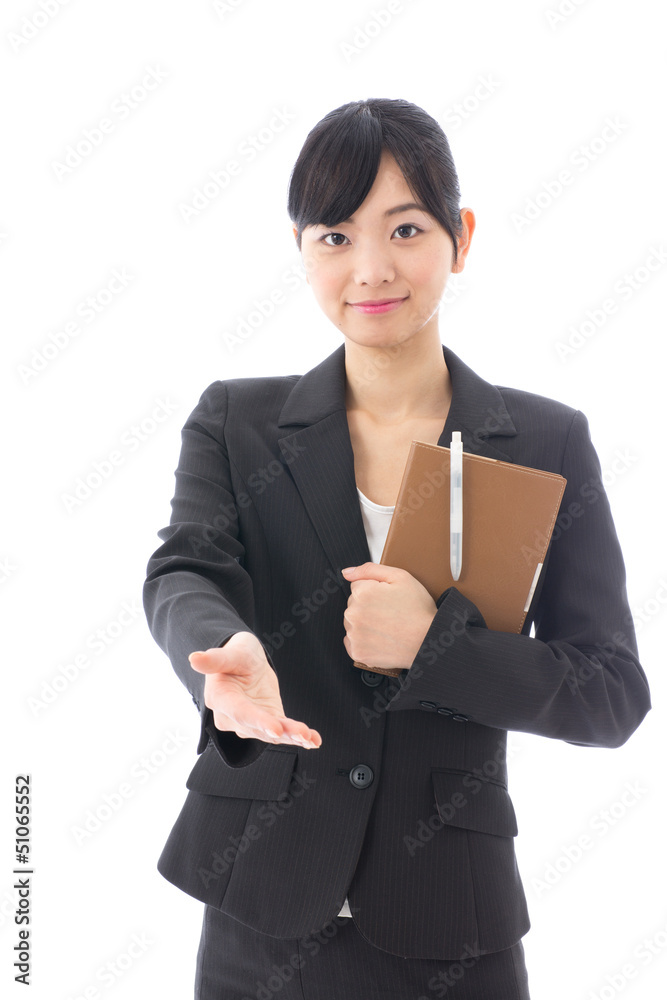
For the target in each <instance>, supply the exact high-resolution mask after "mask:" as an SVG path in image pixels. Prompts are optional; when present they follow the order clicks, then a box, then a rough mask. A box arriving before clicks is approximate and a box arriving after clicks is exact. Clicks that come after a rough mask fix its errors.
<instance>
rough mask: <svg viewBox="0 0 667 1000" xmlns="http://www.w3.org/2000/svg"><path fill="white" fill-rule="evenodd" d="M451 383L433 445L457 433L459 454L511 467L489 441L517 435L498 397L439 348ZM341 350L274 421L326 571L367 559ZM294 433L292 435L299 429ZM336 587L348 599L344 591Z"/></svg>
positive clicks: (300, 384) (305, 380) (304, 381)
mask: <svg viewBox="0 0 667 1000" xmlns="http://www.w3.org/2000/svg"><path fill="white" fill-rule="evenodd" d="M442 350H443V355H444V358H445V362H446V364H447V368H448V369H449V373H450V378H451V383H452V401H451V405H450V409H449V413H448V415H447V419H446V421H445V424H444V427H443V430H442V433H441V435H440V437H439V439H438V444H439V445H441V446H444V447H449V443H450V441H451V433H452V431H453V430H460V431H461V438H462V441H463V448H464V450H465V451H469V452H474V453H475V454H478V455H484V456H486V457H488V458H496V459H501V460H502V461H511V459H510V457H509V456H508V455H507V454H506V453H505V452H503V451H502V450H501V449H500V448H498V447H496V446H495V445H493V444H491V443H490V442H489V438H493V437H499V436H501V437H513V436H514V435H516V433H517V430H516V427H515V426H514V423H513V421H512V419H511V417H510V415H509V413H508V412H507V409H506V407H505V403H504V401H503V397H502V395H501V393H500V392H499V390H498V389H497V388H496V387H495V386H493V385H491V384H490V383H489V382H486V381H484V379H482V378H480V376H479V375H477V374H476V373H475V372H474V371H473V370H472V369H471V368H469V367H468V366H467V365H466V364H464V363H463V361H461V359H460V358H458V357H457V355H456V354H454V352H453V351H451V350H449V348H447V347H445V346H444V345H443V348H442ZM345 386H346V372H345V344H341V345H340V346H339V347H338V348H336V350H335V351H334V352H333V353H332V354H330V355H329V357H327V358H325V359H324V361H322V362H320V364H319V365H317V366H316V367H315V368H312V369H311V370H310V371H309V372H306V374H305V375H302V376H301V377H300V378H299V380H298V381H297V382H296V384H295V386H294V388H293V389H292V391H291V392H290V394H289V396H288V397H287V399H286V401H285V404H284V406H283V408H282V410H281V412H280V416H279V418H278V425H279V427H281V428H283V429H285V433H284V434H283V435H282V436H281V437H280V438H279V444H280V448H281V451H282V453H283V456H284V458H285V462H286V467H287V469H288V470H289V472H290V474H291V476H292V478H293V479H294V482H295V484H296V487H297V489H298V490H299V493H300V495H301V499H302V501H303V503H304V505H305V507H306V510H307V511H308V515H309V517H310V519H311V521H312V522H313V525H314V527H315V530H316V532H317V534H318V536H319V538H320V541H321V543H322V545H323V547H324V550H325V552H326V554H327V556H328V558H329V561H330V563H331V566H332V568H333V569H334V570H335V571H336V573H338V570H339V569H340V568H342V567H344V566H357V565H359V564H361V563H363V562H368V561H369V560H370V553H369V550H368V543H367V540H366V532H365V529H364V525H363V520H362V516H361V508H360V505H359V497H358V494H357V488H356V480H355V474H354V453H353V450H352V443H351V440H350V433H349V426H348V422H347V411H346V407H345ZM299 428H300V429H299ZM338 578H339V581H340V582H341V585H342V587H343V589H344V590H345V591H346V592H347V593H348V595H349V593H350V584H349V583H348V581H347V580H345V579H344V578H343V577H342V576H339V577H338Z"/></svg>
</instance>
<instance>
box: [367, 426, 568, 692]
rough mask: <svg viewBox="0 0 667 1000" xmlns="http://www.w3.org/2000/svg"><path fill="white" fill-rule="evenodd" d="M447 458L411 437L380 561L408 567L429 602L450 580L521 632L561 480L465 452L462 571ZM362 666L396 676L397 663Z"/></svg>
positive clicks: (485, 611) (502, 627) (501, 625)
mask: <svg viewBox="0 0 667 1000" xmlns="http://www.w3.org/2000/svg"><path fill="white" fill-rule="evenodd" d="M449 461H450V450H449V448H443V447H442V446H441V445H434V444H427V443H426V442H424V441H413V442H412V443H411V445H410V451H409V453H408V458H407V461H406V464H405V470H404V472H403V478H402V480H401V485H400V487H399V492H398V497H397V500H396V507H395V510H394V512H393V514H392V518H391V522H390V524H389V531H388V532H387V538H386V540H385V544H384V548H383V550H382V556H381V558H380V562H381V563H382V564H384V565H388V566H398V567H399V568H400V569H405V570H407V571H408V573H411V574H412V576H414V577H415V578H416V579H417V580H419V582H420V583H421V584H423V586H424V587H425V588H426V590H428V592H429V594H430V595H431V597H432V598H433V600H434V601H436V600H437V599H438V597H439V596H440V594H442V592H443V591H444V590H446V589H447V588H448V587H456V588H457V589H458V590H459V591H460V592H461V593H462V594H463V595H464V596H465V597H467V598H469V599H470V600H471V601H472V602H473V603H474V604H475V605H476V606H477V607H478V608H479V610H480V611H481V613H482V615H483V616H484V621H485V622H486V624H487V626H488V628H490V629H494V630H496V631H499V632H517V633H518V632H521V629H522V628H523V623H524V621H525V620H526V615H527V613H528V609H529V606H530V601H531V599H532V596H533V593H534V591H535V587H536V585H537V581H538V579H539V571H538V567H539V570H541V568H542V564H543V562H544V557H545V554H546V551H547V548H548V545H549V541H550V539H551V534H552V532H553V528H554V525H555V523H556V517H557V516H558V509H559V507H560V503H561V500H562V497H563V492H564V490H565V485H566V480H565V479H564V478H563V476H560V475H558V474H557V473H554V472H544V471H542V470H541V469H532V468H528V467H527V466H524V465H514V464H513V463H511V462H502V461H499V460H497V459H493V458H485V457H483V456H481V455H473V454H470V453H469V452H465V451H464V452H463V555H462V568H461V575H460V577H459V579H458V580H457V581H454V580H453V579H452V575H451V571H450V566H449ZM354 665H355V666H356V667H359V669H360V670H374V671H375V672H377V673H383V674H387V675H388V676H391V677H397V676H398V675H399V674H400V672H401V671H400V669H385V668H382V669H380V668H376V667H372V666H367V665H366V664H365V663H361V662H359V661H358V660H355V661H354Z"/></svg>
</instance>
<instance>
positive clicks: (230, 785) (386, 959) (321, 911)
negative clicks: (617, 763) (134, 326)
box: [144, 100, 650, 1000]
mask: <svg viewBox="0 0 667 1000" xmlns="http://www.w3.org/2000/svg"><path fill="white" fill-rule="evenodd" d="M459 198H460V195H459V186H458V180H457V176H456V172H455V169H454V164H453V162H452V157H451V154H450V149H449V145H448V142H447V139H446V137H445V135H444V133H443V132H442V130H441V129H440V127H439V125H438V124H437V122H436V121H434V119H433V118H431V117H430V116H429V115H428V114H426V113H425V112H424V111H423V110H422V109H421V108H419V107H416V106H415V105H414V104H410V103H409V102H407V101H402V100H364V101H356V102H352V103H349V104H345V105H343V106H342V107H340V108H337V109H336V110H334V111H332V112H331V113H330V114H328V115H326V116H325V117H324V118H323V119H322V121H320V122H319V123H318V124H317V125H316V126H315V127H314V128H313V130H312V131H311V132H310V134H309V135H308V137H307V139H306V142H305V144H304V146H303V149H302V150H301V153H300V155H299V157H298V160H297V162H296V165H295V167H294V170H293V173H292V177H291V183H290V189H289V204H288V210H289V214H290V218H291V220H292V222H293V231H294V235H295V238H296V241H297V245H298V246H299V248H300V251H301V253H302V255H303V260H304V264H305V267H306V271H307V275H308V281H309V283H310V286H311V288H312V290H313V292H314V294H315V297H316V299H317V301H318V303H319V305H320V306H321V308H322V310H323V311H324V313H325V314H326V316H328V318H329V319H330V320H331V322H332V323H333V324H334V325H335V326H336V327H337V328H338V329H339V330H340V332H341V335H342V341H343V342H342V343H341V345H340V346H339V348H337V349H336V350H335V351H334V352H333V354H331V355H330V356H329V357H328V358H326V359H325V360H324V361H322V362H321V363H320V364H319V365H317V366H316V367H315V368H313V369H312V370H311V371H309V372H307V373H306V374H305V375H303V376H298V375H291V376H276V377H263V378H235V379H226V380H224V381H216V382H213V383H212V384H211V385H210V386H209V387H208V388H207V389H206V390H205V391H204V393H203V394H202V396H201V398H200V400H199V402H198V404H197V406H196V407H195V409H194V410H193V411H192V413H191V415H190V417H189V418H188V420H187V422H186V424H185V426H184V428H183V444H182V450H181V455H180V460H179V464H178V468H177V470H176V491H175V495H174V498H173V500H172V507H173V511H172V517H171V521H170V524H169V526H168V527H165V528H163V529H162V530H161V531H160V532H159V537H160V538H161V539H162V542H163V544H162V545H161V546H160V547H159V548H158V549H157V551H156V552H155V553H154V554H153V556H152V557H151V559H150V561H149V563H148V569H147V579H146V583H145V589H144V603H145V609H146V615H147V618H148V622H149V625H150V628H151V632H152V634H153V636H154V637H155V639H156V641H157V642H158V643H159V645H160V646H161V647H162V649H163V650H164V651H165V652H166V653H167V654H168V656H169V657H170V659H171V662H172V665H173V667H174V669H175V671H176V673H177V674H178V676H179V677H180V679H181V680H182V681H183V683H184V684H185V686H186V687H187V688H188V690H189V691H190V693H191V695H192V697H193V700H194V701H195V704H196V705H197V707H198V709H199V711H200V713H201V738H200V742H199V746H198V753H199V758H198V760H197V763H196V764H195V766H194V768H193V770H192V773H191V774H190V776H189V778H188V782H187V787H188V790H189V791H188V796H187V799H186V802H185V804H184V807H183V809H182V811H181V814H180V816H179V817H178V819H177V821H176V824H175V826H174V828H173V830H172V832H171V835H170V837H169V839H168V841H167V843H166V845H165V848H164V850H163V852H162V855H161V857H160V860H159V863H158V867H159V870H160V871H161V873H162V874H163V875H164V876H165V877H166V878H167V879H169V880H170V881H171V882H173V883H174V884H175V885H177V886H179V887H180V888H181V889H183V890H184V891H185V892H187V893H189V894H191V895H192V896H195V897H196V898H197V899H200V900H202V901H203V902H204V903H205V904H206V907H205V913H204V925H203V932H202V938H201V943H200V947H199V954H198V960H197V974H196V996H197V997H199V998H200V1000H214V998H215V1000H222V998H224V1000H237V998H238V1000H241V998H258V1000H262V998H270V997H274V996H276V997H280V998H281V1000H282V998H285V1000H292V998H294V1000H296V998H299V1000H340V998H343V997H344V998H345V1000H356V998H359V1000H368V998H369V997H379V996H382V997H387V998H389V997H391V998H399V997H400V998H401V1000H405V998H411V1000H412V998H414V1000H418V998H425V997H428V998H431V997H443V996H454V997H456V1000H473V998H474V1000H491V998H493V1000H519V998H521V1000H524V998H526V997H528V985H527V974H526V969H525V964H524V957H523V948H522V943H521V938H522V936H523V935H524V934H525V933H526V931H527V930H528V928H529V920H528V914H527V910H526V901H525V896H524V893H523V889H522V885H521V881H520V878H519V874H518V871H517V866H516V860H515V854H514V840H513V838H514V836H515V835H516V833H517V826H516V818H515V815H514V810H513V807H512V802H511V799H510V797H509V794H508V791H507V768H506V762H505V747H506V735H507V730H508V729H514V730H518V731H521V732H527V733H535V734H539V735H542V736H545V737H548V738H551V739H560V740H565V741H566V742H569V743H574V744H577V745H582V746H597V747H617V746H620V745H621V744H623V743H624V742H625V741H626V740H627V739H628V738H629V736H630V735H631V734H632V733H633V731H634V730H635V729H636V728H637V726H638V725H639V724H640V722H641V721H642V719H643V718H644V716H645V714H646V712H647V711H648V710H649V708H650V700H649V693H648V687H647V683H646V678H645V675H644V673H643V671H642V668H641V666H640V664H639V661H638V657H637V647H636V642H635V635H634V631H633V626H632V616H631V614H630V609H629V607H628V602H627V596H626V590H625V571H624V564H623V559H622V555H621V552H620V549H619V544H618V540H617V536H616V532H615V529H614V525H613V521H612V517H611V513H610V509H609V504H608V501H607V498H606V496H605V491H604V488H603V486H602V482H601V475H600V464H599V461H598V458H597V455H596V452H595V450H594V448H593V446H592V444H591V441H590V436H589V433H588V425H587V421H586V418H585V417H584V415H583V414H582V413H581V411H579V410H574V409H572V408H571V407H569V406H565V405H564V404H562V403H559V402H556V401H554V400H552V399H547V398H545V397H542V396H538V395H534V394H532V393H528V392H525V391H519V390H515V389H508V388H504V387H503V388H499V387H497V386H493V385H491V384H490V383H488V382H486V381H484V380H483V379H481V378H480V377H479V376H478V375H476V374H475V373H474V371H473V370H471V368H469V367H468V366H467V365H466V364H464V363H463V361H461V360H460V359H459V358H458V357H457V356H456V355H455V354H454V353H453V352H452V351H451V350H449V349H448V348H447V347H445V346H443V344H442V343H441V340H440V332H439V328H438V316H439V313H438V310H439V304H440V301H441V299H442V297H443V293H444V290H445V286H446V284H447V280H448V277H449V275H450V273H452V272H454V273H457V272H459V271H461V270H462V269H463V267H464V264H465V260H466V257H467V255H468V252H469V250H470V242H471V238H472V235H473V232H474V228H475V217H474V215H473V213H472V211H471V210H470V209H463V210H460V209H459ZM479 346H480V345H477V347H478V349H479ZM452 430H459V431H461V433H462V438H463V445H464V450H466V451H469V452H474V453H476V454H479V455H486V456H488V457H492V458H499V459H502V460H503V461H509V462H514V463H516V464H519V465H525V466H530V467H533V468H539V469H545V470H548V471H551V472H557V473H560V474H561V475H563V476H564V477H565V478H566V479H567V486H566V490H565V494H564V497H563V501H562V505H561V512H564V513H565V515H566V517H563V518H561V520H560V521H559V522H558V531H556V532H555V533H554V537H553V539H552V542H551V545H550V548H549V552H548V556H547V559H546V561H545V565H544V568H543V571H542V575H541V578H540V583H539V585H538V589H537V591H536V593H535V595H534V597H533V601H532V604H531V607H530V610H529V613H528V616H527V618H526V622H525V626H524V629H523V632H522V634H518V635H517V634H509V633H503V632H497V631H493V630H491V629H489V628H487V626H486V623H485V621H484V618H483V616H482V614H481V613H480V611H479V609H478V608H477V607H476V606H475V605H474V604H473V603H472V602H471V601H470V600H468V599H467V598H466V597H464V595H463V594H462V593H461V592H460V591H459V590H458V589H457V588H456V587H451V588H449V589H448V590H446V591H445V592H444V593H443V594H442V595H440V597H439V599H438V600H437V601H434V600H433V599H432V597H431V596H430V594H429V593H428V592H427V591H426V590H425V588H424V587H423V586H422V585H421V584H420V583H419V581H417V580H416V579H415V578H414V577H413V576H412V575H411V574H409V573H407V572H406V571H404V570H401V569H399V568H397V567H392V566H383V565H380V564H379V560H380V556H381V553H382V548H383V544H384V539H385V537H386V533H387V529H388V526H389V521H390V520H391V514H392V510H393V506H394V504H395V502H396V495H397V493H398V488H399V484H400V480H401V476H402V473H403V469H404V466H405V461H406V458H407V453H408V449H409V446H410V442H411V441H412V440H414V439H417V440H420V441H427V442H432V443H433V444H439V445H445V446H448V445H449V442H450V440H451V432H452ZM532 626H534V634H533V635H531V634H530V633H531V627H532ZM354 660H358V661H361V662H363V663H366V664H373V665H376V666H378V667H382V668H399V669H400V670H401V673H400V675H399V677H398V678H392V677H389V676H386V675H383V674H381V673H376V672H372V671H370V670H367V671H362V670H360V669H358V668H357V667H356V666H355V665H354V662H353V661H354Z"/></svg>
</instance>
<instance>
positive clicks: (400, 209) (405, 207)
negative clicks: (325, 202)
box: [338, 201, 428, 225]
mask: <svg viewBox="0 0 667 1000" xmlns="http://www.w3.org/2000/svg"><path fill="white" fill-rule="evenodd" d="M411 208H416V209H418V210H419V211H420V212H427V213H428V209H427V208H425V207H424V205H418V204H417V202H416V201H408V202H406V203H405V204H404V205H396V206H394V208H388V209H387V211H386V212H385V213H384V214H385V217H387V216H389V215H397V214H398V213H399V212H408V211H409V210H410V209H411ZM342 222H352V223H353V222H354V216H353V215H351V216H350V217H349V219H343V220H342ZM341 224H342V223H340V222H339V223H338V225H341Z"/></svg>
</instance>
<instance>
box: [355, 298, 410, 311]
mask: <svg viewBox="0 0 667 1000" xmlns="http://www.w3.org/2000/svg"><path fill="white" fill-rule="evenodd" d="M406 299H407V295H406V296H403V297H402V298H400V299H367V300H366V301H365V302H348V305H349V306H351V307H352V308H353V309H356V310H357V311H358V312H364V313H379V312H389V311H390V310H391V309H397V308H398V306H400V305H401V303H402V302H405V300H406Z"/></svg>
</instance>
